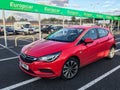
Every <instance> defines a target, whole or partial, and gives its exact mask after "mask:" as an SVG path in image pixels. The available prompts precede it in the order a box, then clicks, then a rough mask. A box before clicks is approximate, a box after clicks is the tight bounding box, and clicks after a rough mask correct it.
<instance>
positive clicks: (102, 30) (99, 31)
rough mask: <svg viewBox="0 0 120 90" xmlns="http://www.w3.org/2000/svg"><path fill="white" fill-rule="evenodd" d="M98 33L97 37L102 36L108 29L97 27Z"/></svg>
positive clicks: (105, 34)
mask: <svg viewBox="0 0 120 90" xmlns="http://www.w3.org/2000/svg"><path fill="white" fill-rule="evenodd" d="M98 34H99V37H104V36H107V35H108V31H107V30H105V29H102V28H99V29H98Z"/></svg>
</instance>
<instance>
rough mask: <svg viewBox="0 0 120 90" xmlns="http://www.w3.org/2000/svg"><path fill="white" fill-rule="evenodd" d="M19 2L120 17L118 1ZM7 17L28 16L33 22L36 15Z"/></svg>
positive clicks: (17, 13)
mask: <svg viewBox="0 0 120 90" xmlns="http://www.w3.org/2000/svg"><path fill="white" fill-rule="evenodd" d="M19 1H24V2H32V3H42V4H48V5H53V6H61V7H66V8H71V9H78V10H83V11H90V12H98V13H107V14H110V15H120V0H19ZM8 13H9V14H8ZM9 15H15V16H16V17H17V18H21V16H22V17H25V18H27V17H28V16H27V15H29V16H31V20H34V19H35V18H36V14H29V13H19V12H6V17H8V16H9ZM0 16H1V13H0ZM44 17H45V15H44ZM46 17H47V16H46Z"/></svg>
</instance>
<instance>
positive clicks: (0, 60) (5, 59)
mask: <svg viewBox="0 0 120 90" xmlns="http://www.w3.org/2000/svg"><path fill="white" fill-rule="evenodd" d="M16 58H18V56H16V57H10V58H4V59H0V62H2V61H7V60H11V59H16Z"/></svg>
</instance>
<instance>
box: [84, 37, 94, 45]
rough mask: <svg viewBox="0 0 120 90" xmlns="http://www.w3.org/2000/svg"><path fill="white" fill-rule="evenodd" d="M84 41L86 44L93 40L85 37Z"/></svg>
mask: <svg viewBox="0 0 120 90" xmlns="http://www.w3.org/2000/svg"><path fill="white" fill-rule="evenodd" d="M84 42H85V43H86V44H87V43H92V42H93V39H92V38H86V39H85V40H84Z"/></svg>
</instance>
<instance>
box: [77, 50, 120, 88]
mask: <svg viewBox="0 0 120 90" xmlns="http://www.w3.org/2000/svg"><path fill="white" fill-rule="evenodd" d="M119 51H120V49H117V50H115V52H119ZM118 69H120V65H118V66H117V67H115V68H113V69H112V70H110V71H108V72H107V73H105V74H103V75H101V76H99V77H98V78H96V79H94V80H93V81H91V82H89V83H87V84H86V85H84V86H82V87H81V88H79V89H77V90H85V89H87V88H89V87H91V86H93V85H94V84H96V83H97V82H99V81H101V80H102V79H104V78H105V77H107V76H109V75H110V74H112V73H113V72H115V71H117V70H118Z"/></svg>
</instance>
